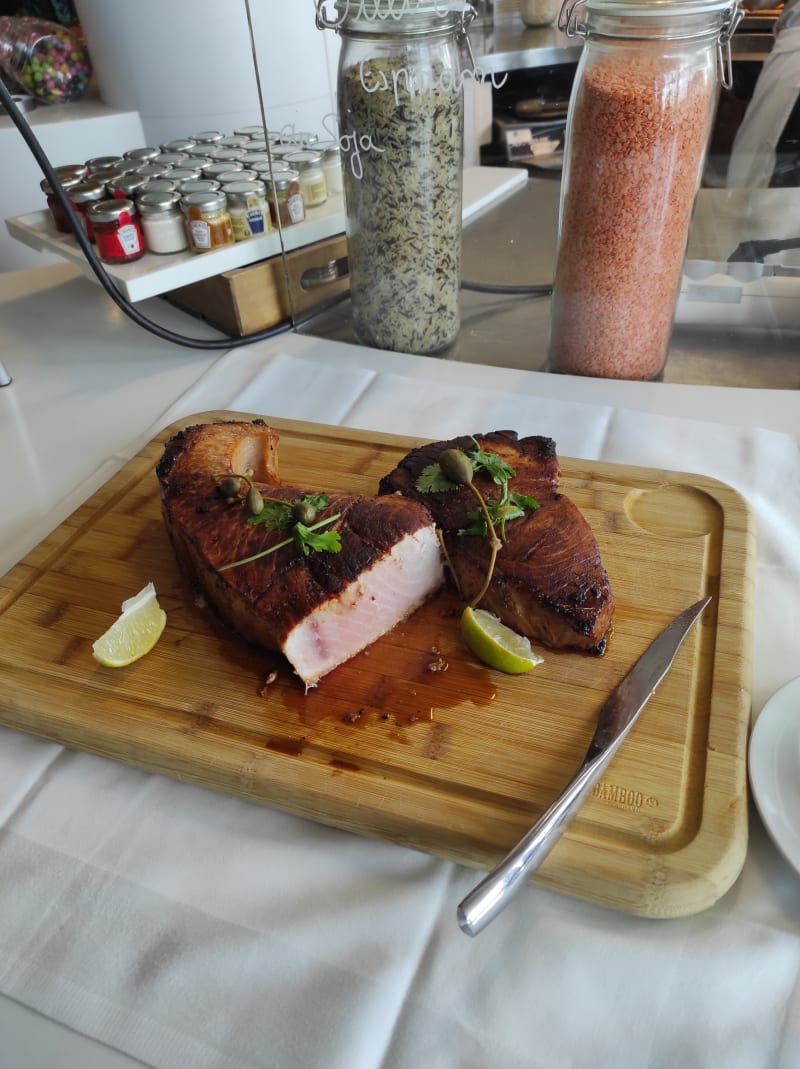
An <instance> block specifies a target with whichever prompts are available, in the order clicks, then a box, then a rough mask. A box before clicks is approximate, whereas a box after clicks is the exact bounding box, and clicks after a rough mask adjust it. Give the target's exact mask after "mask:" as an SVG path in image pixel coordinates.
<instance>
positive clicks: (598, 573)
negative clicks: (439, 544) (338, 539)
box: [380, 431, 614, 654]
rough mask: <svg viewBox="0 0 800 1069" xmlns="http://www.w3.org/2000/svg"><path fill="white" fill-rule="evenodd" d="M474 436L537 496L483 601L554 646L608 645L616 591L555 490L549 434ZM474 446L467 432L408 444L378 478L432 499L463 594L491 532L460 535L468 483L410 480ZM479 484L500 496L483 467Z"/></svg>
mask: <svg viewBox="0 0 800 1069" xmlns="http://www.w3.org/2000/svg"><path fill="white" fill-rule="evenodd" d="M475 441H477V442H478V444H479V445H480V447H481V449H483V450H486V451H487V452H491V453H495V454H497V455H498V456H500V457H502V459H503V460H504V461H505V462H506V463H507V464H510V465H511V467H512V468H513V469H514V471H515V472H516V475H515V477H514V478H513V479H511V481H510V483H509V486H510V489H511V490H512V491H515V492H516V493H520V494H525V495H527V496H529V497H533V498H535V499H536V500H537V501H538V503H539V508H538V509H535V510H533V511H530V512H526V513H525V515H524V516H521V517H520V518H519V519H515V520H513V521H512V522H510V523H508V524H507V526H506V538H507V541H506V542H505V543H504V544H503V547H502V549H501V550H500V552H499V553H498V556H497V562H496V564H495V570H494V573H493V578H492V583H491V586H490V588H489V590H488V592H487V593H486V595H485V596H484V598H483V599H482V601H481V608H484V609H488V610H489V611H490V612H493V613H494V614H495V615H496V616H498V617H499V618H500V619H501V620H502V621H503V622H504V623H505V624H507V625H508V626H509V627H511V628H513V629H514V630H515V631H517V632H519V633H520V634H523V635H527V636H528V637H529V638H530V639H532V640H534V641H536V642H540V643H542V644H544V645H546V646H549V647H551V648H554V649H579V650H585V651H588V652H590V653H596V654H602V653H604V652H605V647H606V641H607V637H608V634H609V629H610V627H611V619H612V615H613V611H614V598H613V596H612V594H611V590H610V588H609V584H608V576H607V574H606V572H605V569H604V568H603V566H602V563H601V560H600V552H599V549H598V547H597V542H596V541H595V538H594V535H593V534H592V531H591V529H590V527H589V525H588V523H587V522H586V520H585V519H584V517H583V515H582V514H581V513H580V511H579V510H578V509H577V508H576V507H575V505H574V504H573V503H572V502H571V501H570V500H569V499H568V498H566V497H564V495H563V494H560V493H559V491H558V479H559V475H560V471H559V464H558V457H557V455H556V450H555V443H554V442H553V441H552V439H550V438H541V437H531V438H521V439H520V438H518V437H517V435H516V434H515V433H514V432H513V431H495V432H493V433H491V434H485V435H476V436H475ZM472 445H473V439H472V438H468V437H461V438H455V439H453V440H452V441H448V442H436V443H433V444H431V445H425V446H422V447H420V448H418V449H414V450H412V451H411V452H410V453H409V454H408V455H407V456H406V457H405V458H404V459H403V460H402V461H401V462H400V464H399V465H398V466H397V468H395V470H394V471H393V472H391V473H390V474H389V475H386V476H385V477H384V478H383V479H382V480H381V484H380V492H381V493H383V494H392V493H397V492H399V493H400V494H402V495H404V496H406V497H409V498H411V499H413V500H417V501H422V502H424V503H425V504H426V505H427V506H428V508H429V509H430V511H431V513H432V515H433V518H434V520H435V521H436V523H437V525H438V526H439V527H440V528H441V529H442V532H443V535H444V541H445V546H446V548H447V553H448V555H449V557H450V561H451V564H452V569H453V573H454V578H455V580H456V582H457V584H458V587H459V589H460V591H461V593H462V595H463V597H464V598H465V599H466V600H468V601H469V600H471V599H472V598H474V597H476V596H477V594H478V593H479V591H480V589H481V587H482V585H483V581H484V577H485V576H486V570H487V567H488V564H489V555H490V546H489V539H488V538H482V537H476V536H473V535H459V534H458V531H459V530H461V529H464V528H468V527H469V526H470V524H471V521H470V518H469V513H471V512H473V511H474V509H475V506H476V499H475V497H474V495H473V494H472V492H471V491H470V490H469V488H468V487H457V488H456V489H453V490H446V491H434V492H428V493H422V492H420V491H419V490H417V488H416V482H417V479H418V478H419V475H420V473H421V472H422V470H423V469H424V468H426V467H427V466H428V465H430V464H435V463H436V462H437V460H438V457H439V455H440V454H441V453H442V452H443V450H445V449H448V448H457V449H463V450H465V451H466V450H469V449H470V448H471V447H472ZM475 485H476V486H477V487H478V488H479V489H480V491H481V493H482V494H483V495H484V497H485V498H487V499H496V498H497V493H498V488H497V487H496V486H495V485H494V484H493V483H492V481H491V479H490V478H489V477H488V476H487V475H486V474H483V473H478V474H476V476H475Z"/></svg>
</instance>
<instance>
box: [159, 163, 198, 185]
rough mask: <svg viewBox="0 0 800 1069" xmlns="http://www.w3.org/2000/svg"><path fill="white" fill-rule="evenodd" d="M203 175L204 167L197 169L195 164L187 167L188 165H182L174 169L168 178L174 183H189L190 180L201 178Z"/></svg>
mask: <svg viewBox="0 0 800 1069" xmlns="http://www.w3.org/2000/svg"><path fill="white" fill-rule="evenodd" d="M202 173H203V168H202V167H195V166H194V164H192V166H191V167H187V166H186V164H182V165H181V166H180V167H173V168H172V170H171V171H170V172H169V174H168V175H167V177H168V178H169V179H171V180H172V181H173V182H188V181H189V179H190V178H199V177H200V175H201V174H202Z"/></svg>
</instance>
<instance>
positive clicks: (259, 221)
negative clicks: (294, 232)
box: [223, 181, 272, 241]
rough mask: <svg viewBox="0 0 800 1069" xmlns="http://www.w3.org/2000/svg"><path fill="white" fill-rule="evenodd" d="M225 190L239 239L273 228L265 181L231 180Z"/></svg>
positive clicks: (245, 238) (229, 210)
mask: <svg viewBox="0 0 800 1069" xmlns="http://www.w3.org/2000/svg"><path fill="white" fill-rule="evenodd" d="M223 190H224V193H225V196H226V198H227V201H228V212H229V213H230V217H231V222H232V224H233V234H234V237H235V239H236V240H237V241H246V240H247V238H252V237H258V236H259V235H261V234H265V233H267V232H268V231H270V230H272V219H271V217H270V211H269V204H268V203H267V187H266V185H265V184H264V183H263V182H260V181H251V182H231V183H230V185H227V186H224V187H223Z"/></svg>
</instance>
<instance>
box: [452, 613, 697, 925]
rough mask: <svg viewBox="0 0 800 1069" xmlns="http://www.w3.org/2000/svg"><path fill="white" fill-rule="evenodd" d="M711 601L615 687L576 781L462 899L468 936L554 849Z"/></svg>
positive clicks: (682, 620) (672, 627)
mask: <svg viewBox="0 0 800 1069" xmlns="http://www.w3.org/2000/svg"><path fill="white" fill-rule="evenodd" d="M710 601H711V598H710V597H705V598H702V599H701V600H700V601H698V602H696V603H695V604H694V605H691V606H690V607H689V608H688V609H684V611H683V612H682V613H680V615H678V616H676V618H675V619H674V620H673V621H672V623H671V624H669V626H668V627H667V628H665V630H664V631H662V632H661V634H660V635H659V636H658V638H656V639H655V640H654V641H653V642H652V643H651V644H650V646H649V647H648V648H647V649H646V650H645V652H644V653H643V654H642V655H641V657H640V658H639V660H638V661H637V662H636V664H635V665H634V666H633V668H631V670H630V671H629V672H628V674H627V675H626V676H625V678H624V679H623V680H622V682H621V683H619V684H618V685H617V686H616V687H615V688H614V690H613V691H612V692H611V694H610V695H609V697H608V698H607V699H606V701H605V702H604V704H603V705H602V707H601V709H600V713H599V715H598V719H597V727H596V729H595V733H594V736H593V737H592V741H591V742H590V744H589V749H588V750H587V751H586V756H585V757H584V759H583V763H582V764H581V766H580V768H579V769H578V771H577V772H576V774H575V776H574V777H573V779H572V781H571V782H570V783H569V784H568V786H567V787H565V788H564V790H563V791H562V792H561V794H560V795H559V796H558V798H556V800H555V801H554V802H553V803H552V805H550V806H549V807H548V808H547V809H546V810H545V812H544V813H543V814H542V815H541V817H540V818H539V820H537V822H536V823H535V824H534V825H533V827H532V828H531V830H530V831H529V832H528V833H527V834H526V835H525V836H524V838H522V839H521V840H520V842H519V843H518V844H517V845H516V846H515V847H514V848H513V850H511V852H510V853H508V854H507V855H506V856H505V857H504V858H503V860H502V861H501V862H500V863H499V864H498V865H497V867H496V868H494V869H492V871H491V872H490V873H489V874H488V876H485V877H484V878H483V879H482V880H481V882H480V883H479V884H478V885H477V886H476V887H475V888H474V889H473V890H472V891H470V893H469V894H468V895H467V896H466V897H465V898H464V899H463V900H462V901H461V903H460V904H459V906H458V914H457V915H458V923H459V925H460V927H461V929H462V931H464V932H466V933H467V935H473V936H474V935H478V933H479V932H482V931H483V929H484V928H485V927H486V926H487V925H488V924H489V923H490V922H491V921H493V920H494V918H495V917H496V916H497V915H498V913H500V912H501V911H502V910H504V909H505V908H506V906H507V905H508V904H509V902H510V901H511V899H512V898H513V897H514V895H516V894H517V893H518V892H519V891H521V890H522V888H523V887H524V886H525V884H526V883H527V881H528V879H529V878H530V877H531V876H532V875H533V873H534V872H535V871H536V870H537V869H538V868H539V866H540V865H541V864H542V862H543V861H544V859H545V858H546V857H547V855H548V854H549V853H550V851H551V850H552V849H553V847H554V846H555V844H556V842H557V841H558V840H559V838H560V837H561V834H562V832H563V831H564V829H565V828H566V826H567V824H568V823H569V822H570V820H572V818H573V817H574V816H575V814H576V812H577V810H578V809H579V807H580V805H581V804H582V802H583V801H584V800H585V799H586V796H587V795H588V794H589V792H590V791H591V789H592V787H593V786H594V785H595V783H596V782H597V781H598V779H599V778H600V776H601V775H602V774H603V772H604V771H605V769H606V767H607V766H608V764H609V763H610V761H611V759H612V758H613V757H614V755H615V754H616V752H617V750H618V749H619V748H620V746H621V745H622V743H623V742H624V740H625V739H626V737H627V736H628V734H629V732H630V730H631V728H632V727H633V725H634V724H635V723H636V721H637V720H638V718H639V714H640V713H641V711H642V709H644V707H645V706H646V705H647V703H648V702H649V700H650V699H651V698H652V696H653V694H654V693H655V689H656V687H657V686H658V684H659V683H660V682H661V681H662V679H663V678H664V676H665V675H666V674H667V672H668V671H669V669H670V668H671V667H672V662H673V661H674V660H675V656H676V654H677V652H678V650H679V649H680V647H681V644H682V642H683V640H684V639H685V638H686V636H687V634H688V633H689V631H690V630H691V628H692V625H693V624H694V623H695V621H696V620H697V619H698V617H699V616H700V614H701V613H702V612H703V610H704V609H705V607H706V606H707V605H708V603H709V602H710Z"/></svg>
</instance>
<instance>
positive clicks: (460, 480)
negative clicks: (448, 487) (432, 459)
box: [439, 449, 474, 486]
mask: <svg viewBox="0 0 800 1069" xmlns="http://www.w3.org/2000/svg"><path fill="white" fill-rule="evenodd" d="M439 467H440V468H441V469H442V475H444V477H445V478H446V479H449V480H450V482H451V483H455V484H456V485H457V486H469V484H470V483H471V482H472V476H473V475H474V472H473V469H472V461H471V460H470V459H469V457H468V456H467V454H466V453H465V452H464V450H463V449H445V450H444V451H443V452H442V453H440V454H439Z"/></svg>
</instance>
